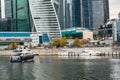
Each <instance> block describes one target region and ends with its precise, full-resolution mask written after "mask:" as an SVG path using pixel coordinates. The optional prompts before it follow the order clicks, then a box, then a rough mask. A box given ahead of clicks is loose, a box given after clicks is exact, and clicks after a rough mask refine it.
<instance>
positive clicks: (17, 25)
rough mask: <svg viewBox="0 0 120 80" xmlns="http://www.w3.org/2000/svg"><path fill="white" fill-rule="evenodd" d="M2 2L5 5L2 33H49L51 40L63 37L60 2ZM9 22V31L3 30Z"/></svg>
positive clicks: (2, 12) (29, 0)
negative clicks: (59, 9) (59, 18)
mask: <svg viewBox="0 0 120 80" xmlns="http://www.w3.org/2000/svg"><path fill="white" fill-rule="evenodd" d="M1 2H2V3H3V4H2V5H1V10H2V11H1V16H2V18H3V19H2V20H1V25H2V23H4V24H5V26H3V25H2V26H0V28H1V29H0V31H3V32H4V31H8V32H11V31H12V32H37V33H47V34H48V35H49V37H51V38H59V37H61V31H60V25H59V21H58V16H57V12H58V10H57V9H58V8H57V6H58V5H57V4H56V3H57V2H58V0H55V1H54V0H1ZM8 6H9V7H8ZM5 20H7V21H5ZM9 20H10V21H9ZM9 22H10V24H9V25H10V26H9V27H8V28H9V29H3V28H5V27H6V25H8V23H9Z"/></svg>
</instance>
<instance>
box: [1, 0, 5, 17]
mask: <svg viewBox="0 0 120 80" xmlns="http://www.w3.org/2000/svg"><path fill="white" fill-rule="evenodd" d="M1 18H2V19H4V18H5V0H1Z"/></svg>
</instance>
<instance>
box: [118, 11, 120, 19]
mask: <svg viewBox="0 0 120 80" xmlns="http://www.w3.org/2000/svg"><path fill="white" fill-rule="evenodd" d="M118 19H119V21H120V12H119V14H118Z"/></svg>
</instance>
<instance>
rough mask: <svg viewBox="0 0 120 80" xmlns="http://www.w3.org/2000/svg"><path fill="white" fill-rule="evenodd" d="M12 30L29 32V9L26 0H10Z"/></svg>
mask: <svg viewBox="0 0 120 80" xmlns="http://www.w3.org/2000/svg"><path fill="white" fill-rule="evenodd" d="M12 4H13V5H12V11H13V12H12V13H13V26H14V27H13V31H17V32H30V31H31V24H30V23H31V22H30V11H29V4H28V0H12Z"/></svg>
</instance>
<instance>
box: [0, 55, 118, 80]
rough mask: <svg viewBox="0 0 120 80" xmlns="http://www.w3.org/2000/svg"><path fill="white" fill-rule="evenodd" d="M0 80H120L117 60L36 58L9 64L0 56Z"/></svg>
mask: <svg viewBox="0 0 120 80" xmlns="http://www.w3.org/2000/svg"><path fill="white" fill-rule="evenodd" d="M0 65H1V66H0V80H120V59H119V58H118V57H117V58H110V57H99V56H96V57H95V56H94V57H92V56H90V57H84V56H83V57H64V56H62V57H57V56H47V57H45V56H42V57H40V56H37V57H35V61H34V62H25V63H12V64H11V63H10V62H9V57H0Z"/></svg>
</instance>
